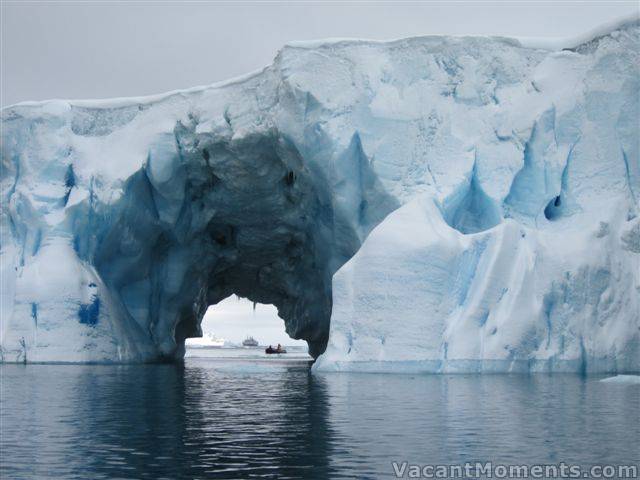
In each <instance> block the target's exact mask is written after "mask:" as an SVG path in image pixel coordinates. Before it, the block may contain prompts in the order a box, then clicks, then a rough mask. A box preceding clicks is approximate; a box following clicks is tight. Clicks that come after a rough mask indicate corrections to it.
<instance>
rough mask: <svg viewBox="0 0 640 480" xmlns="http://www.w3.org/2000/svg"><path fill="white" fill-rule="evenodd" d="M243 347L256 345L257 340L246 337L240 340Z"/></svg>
mask: <svg viewBox="0 0 640 480" xmlns="http://www.w3.org/2000/svg"><path fill="white" fill-rule="evenodd" d="M242 345H243V346H244V347H257V346H258V341H257V340H256V339H255V338H253V337H247V338H245V339H244V340H243V341H242Z"/></svg>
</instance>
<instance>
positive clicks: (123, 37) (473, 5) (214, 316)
mask: <svg viewBox="0 0 640 480" xmlns="http://www.w3.org/2000/svg"><path fill="white" fill-rule="evenodd" d="M0 8H1V9H2V12H1V13H2V32H1V34H2V46H1V54H2V57H1V62H0V64H1V65H0V66H1V69H0V70H1V88H0V97H1V98H0V102H1V104H2V105H3V106H6V105H10V104H13V103H16V102H20V101H23V100H43V99H48V98H104V97H114V96H118V97H121V96H139V95H146V94H154V93H160V92H164V91H168V90H175V89H179V88H187V87H191V86H196V85H205V84H208V83H213V82H215V81H218V80H224V79H226V78H230V77H234V76H237V75H241V74H243V73H247V72H250V71H253V70H256V69H258V68H261V67H263V66H265V65H267V64H269V63H270V62H271V60H272V59H273V57H274V56H275V54H276V52H277V51H278V49H279V48H280V47H281V46H282V45H283V44H284V43H286V42H288V41H292V40H310V39H317V38H326V37H359V38H373V39H390V38H399V37H407V36H414V35H425V34H439V33H440V34H454V35H465V34H481V35H490V34H494V35H505V36H521V37H532V36H533V37H535V36H541V37H567V36H569V37H571V36H576V35H579V34H581V33H584V32H585V31H587V30H590V29H592V28H594V27H596V26H598V25H599V24H601V23H603V22H607V21H610V20H615V19H617V18H619V17H622V16H625V15H632V14H636V15H638V2H637V1H623V2H612V1H608V2H553V1H550V2H509V3H497V2H411V3H402V2H394V3H381V2H377V3H373V2H369V3H366V2H360V3H348V2H325V3H321V2H318V3H315V2H296V3H293V2H162V3H159V2H133V1H129V2H122V1H121V2H84V3H83V2H73V3H72V2H52V1H49V2H27V1H20V2H11V1H6V0H3V2H2V6H1V7H0ZM203 325H204V329H205V331H214V332H215V333H217V334H218V335H221V336H223V337H226V338H228V339H230V340H233V341H239V340H242V339H243V338H244V337H245V336H246V335H253V336H255V337H256V338H258V340H259V341H261V342H266V343H277V342H281V343H284V340H285V339H286V337H285V335H286V334H285V333H284V325H283V321H282V320H281V319H279V318H278V317H277V315H276V313H275V308H274V307H266V306H264V307H259V308H258V309H257V310H256V312H255V313H254V312H253V308H252V305H251V303H249V302H246V301H242V302H238V301H237V299H235V298H229V299H227V300H226V301H224V302H221V303H220V304H218V305H217V306H216V307H214V308H211V309H210V310H209V312H208V314H207V316H206V317H205V321H204V324H203ZM287 343H290V342H287Z"/></svg>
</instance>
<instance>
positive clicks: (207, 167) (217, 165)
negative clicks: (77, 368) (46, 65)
mask: <svg viewBox="0 0 640 480" xmlns="http://www.w3.org/2000/svg"><path fill="white" fill-rule="evenodd" d="M639 33H640V28H639V26H638V21H637V20H630V21H627V22H626V23H621V24H619V25H616V26H615V27H614V28H613V29H612V30H610V31H608V33H607V32H604V33H603V32H600V33H599V34H598V36H597V37H594V38H591V39H587V40H585V41H584V42H583V43H580V44H578V45H575V46H574V45H572V48H569V49H566V50H559V51H549V50H544V49H540V48H537V46H536V45H535V44H534V43H531V42H519V41H516V40H510V39H504V38H485V37H465V38H453V37H420V38H410V39H404V40H397V41H392V42H368V41H332V42H325V43H323V42H320V43H317V44H292V45H288V46H286V47H284V48H283V49H282V51H281V52H280V53H279V54H278V56H277V57H276V59H275V61H274V63H273V65H271V66H269V67H267V68H265V69H264V70H262V71H260V72H257V73H254V74H251V75H248V76H246V77H243V78H241V79H236V80H233V81H230V82H226V83H223V84H217V85H212V86H210V87H199V88H194V89H190V90H185V91H178V92H171V93H169V94H165V95H160V96H156V97H149V98H132V99H116V100H112V101H106V100H102V101H50V102H31V103H24V104H18V105H14V106H11V107H7V108H5V109H3V110H2V127H3V128H2V174H1V178H0V182H1V187H0V188H1V191H2V196H3V197H2V198H3V201H2V211H1V217H0V221H1V226H2V245H1V248H0V259H1V272H0V275H1V276H0V279H1V282H2V291H1V300H2V302H1V312H0V313H1V318H2V327H1V338H0V345H1V350H0V353H1V354H2V359H3V360H4V361H45V362H46V361H98V362H114V361H150V360H159V359H175V358H181V357H182V356H183V355H184V340H185V339H186V338H189V337H197V336H200V335H201V333H202V332H201V329H200V321H201V319H202V316H203V315H204V312H205V310H206V309H207V307H208V306H209V305H212V304H215V303H217V302H219V301H220V300H222V299H224V298H226V297H228V296H229V295H232V294H237V295H239V296H241V297H246V298H249V299H250V300H253V301H256V302H260V303H272V304H274V305H275V306H276V307H277V308H278V312H279V315H280V316H281V317H282V318H283V319H284V321H285V325H286V328H287V332H288V333H289V335H291V336H292V337H294V338H302V339H305V340H307V342H308V343H309V347H310V353H311V354H312V355H313V356H315V357H319V358H318V361H317V362H316V365H315V367H314V368H315V369H316V370H370V371H407V370H409V371H433V372H441V371H447V372H450V371H530V370H548V371H583V372H587V371H589V372H590V371H607V372H629V371H638V370H640V339H639V335H640V333H639V331H640V328H639V327H640V320H639V317H640V315H639V308H640V300H639V297H640V273H639V270H640V265H639V258H640V216H638V213H639V212H638V210H639V205H638V195H640V165H639V156H638V129H637V125H638V119H639V117H640V114H639V112H638V105H639V98H638V95H639V94H638V92H639V90H640V72H639V69H638V65H639V60H640V59H639V58H638V57H639V50H640V49H639V46H640V41H639ZM323 352H324V353H323Z"/></svg>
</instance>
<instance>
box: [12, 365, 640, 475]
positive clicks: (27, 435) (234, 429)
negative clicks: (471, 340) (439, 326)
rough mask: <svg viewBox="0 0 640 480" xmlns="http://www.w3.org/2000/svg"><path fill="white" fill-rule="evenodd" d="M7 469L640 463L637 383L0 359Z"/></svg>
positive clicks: (149, 471) (380, 468)
mask: <svg viewBox="0 0 640 480" xmlns="http://www.w3.org/2000/svg"><path fill="white" fill-rule="evenodd" d="M0 368H1V372H2V397H1V403H0V407H1V420H2V425H1V433H2V436H1V439H0V452H1V453H0V455H1V460H0V468H1V477H2V478H3V479H5V478H7V479H23V478H34V479H44V478H55V479H67V478H73V479H76V478H77V479H100V478H135V479H147V478H149V479H162V478H168V479H182V478H185V479H186V478H189V479H191V478H253V477H256V478H257V477H267V478H275V477H277V478H312V479H313V478H318V479H324V478H393V469H392V466H391V461H392V460H396V461H404V460H406V461H408V462H411V463H420V464H427V463H430V464H444V463H464V462H466V461H494V462H500V463H515V464H519V463H559V462H561V461H564V462H568V463H575V464H582V465H588V464H594V463H612V464H620V463H622V464H629V463H638V462H639V461H640V453H639V448H638V445H639V444H640V421H639V417H638V416H639V406H640V388H639V387H638V386H637V385H621V384H611V383H602V382H599V381H598V380H599V378H598V377H586V378H583V377H580V376H577V375H550V376H548V375H529V376H527V375H486V376H481V375H450V376H435V375H429V376H427V375H425V376H415V375H411V376H410V375H376V374H325V375H313V374H311V373H310V371H309V363H308V362H307V361H305V360H302V359H297V360H296V359H293V360H285V359H283V358H281V359H242V358H235V359H222V358H188V359H187V361H186V362H185V364H184V365H127V366H100V365H27V366H23V365H3V366H1V367H0Z"/></svg>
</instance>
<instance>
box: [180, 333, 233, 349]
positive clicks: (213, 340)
mask: <svg viewBox="0 0 640 480" xmlns="http://www.w3.org/2000/svg"><path fill="white" fill-rule="evenodd" d="M225 342H226V340H225V339H224V338H220V337H217V336H216V335H215V334H213V333H205V334H204V335H203V336H202V338H189V339H187V341H186V345H187V347H192V348H217V347H224V343H225Z"/></svg>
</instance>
